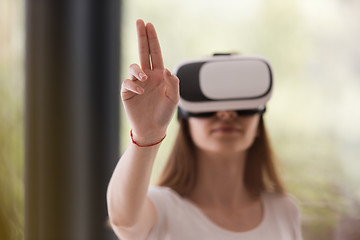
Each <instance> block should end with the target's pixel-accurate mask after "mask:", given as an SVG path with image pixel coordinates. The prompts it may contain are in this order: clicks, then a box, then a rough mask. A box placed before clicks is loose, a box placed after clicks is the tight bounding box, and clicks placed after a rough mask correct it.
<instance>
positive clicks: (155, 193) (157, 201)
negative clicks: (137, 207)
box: [147, 186, 168, 240]
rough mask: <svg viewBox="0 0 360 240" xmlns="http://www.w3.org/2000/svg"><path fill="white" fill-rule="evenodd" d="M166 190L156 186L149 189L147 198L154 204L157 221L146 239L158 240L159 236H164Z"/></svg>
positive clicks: (165, 225)
mask: <svg viewBox="0 0 360 240" xmlns="http://www.w3.org/2000/svg"><path fill="white" fill-rule="evenodd" d="M166 191H167V190H166V189H165V188H163V187H158V186H151V187H149V190H148V193H147V196H148V197H149V199H150V200H151V202H152V203H153V204H154V206H155V209H156V214H157V221H156V223H155V225H154V227H153V229H152V231H151V233H150V235H149V237H148V239H149V240H150V239H159V237H160V236H162V235H163V234H165V232H166V228H167V215H168V214H167V207H168V202H167V200H166V198H167V194H166Z"/></svg>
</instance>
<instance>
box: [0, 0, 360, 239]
mask: <svg viewBox="0 0 360 240" xmlns="http://www.w3.org/2000/svg"><path fill="white" fill-rule="evenodd" d="M122 4H123V13H122V35H121V40H122V56H121V59H122V63H121V64H122V65H121V66H120V67H121V69H122V70H123V71H122V74H121V76H120V81H121V80H122V79H125V78H126V77H127V67H128V65H130V64H131V63H133V62H138V55H137V39H136V29H135V21H136V19H138V18H142V19H144V20H145V21H149V22H152V23H153V24H154V25H155V27H156V28H157V31H158V36H159V38H160V44H161V47H162V52H163V56H164V62H165V65H166V67H168V68H169V69H173V68H174V66H175V65H176V63H177V62H179V61H181V60H183V59H187V58H198V57H205V56H209V55H211V54H213V53H219V52H237V53H242V54H244V55H246V54H255V55H263V56H266V57H267V58H268V59H269V60H270V61H271V62H272V67H273V70H274V81H275V83H274V92H273V97H272V99H271V101H270V102H269V104H268V111H267V113H266V115H265V119H266V123H267V126H268V129H269V131H270V136H271V139H272V141H273V146H274V148H275V150H276V153H277V155H278V157H279V161H280V169H281V173H282V175H283V178H284V181H285V183H286V186H287V188H288V190H289V193H290V194H291V195H293V196H294V197H295V198H296V199H297V201H298V204H299V206H300V208H301V214H302V221H303V235H304V239H310V240H315V239H316V240H322V239H324V240H325V239H327V240H328V239H334V240H340V239H342V240H347V239H349V240H355V239H360V174H359V170H360V124H359V123H360V107H359V106H358V105H359V103H360V47H359V42H360V16H359V14H358V13H359V10H360V1H357V0H326V1H325V0H293V1H287V0H274V1H265V0H243V1H238V0H222V1H216V0H197V1H193V0H182V1H166V0H151V1H140V0H123V1H122ZM24 7H25V2H24V1H23V0H1V1H0V205H1V206H2V208H1V209H0V239H23V238H24V231H23V229H24V220H23V219H24V207H23V206H24V183H23V181H24V160H23V158H24V157H23V156H24V142H23V134H24V127H23V126H24V86H25V78H24V53H25V51H24V43H25V30H24ZM122 116H124V114H122ZM129 130H130V126H129V124H128V123H127V122H126V121H125V119H124V120H123V121H122V127H121V143H122V144H121V146H119V148H120V149H121V150H124V149H125V147H126V146H127V144H128V142H129ZM176 130H177V122H176V119H175V118H174V119H173V121H172V122H171V125H170V128H169V130H168V137H167V138H166V140H165V141H164V144H162V146H161V151H160V154H159V155H158V159H157V161H156V165H155V167H154V171H153V175H152V184H156V178H157V176H158V174H159V173H160V171H161V168H162V167H163V165H164V163H165V161H166V158H167V154H168V153H169V150H170V148H171V146H172V144H173V142H174V136H175V133H176ZM104 197H105V196H104Z"/></svg>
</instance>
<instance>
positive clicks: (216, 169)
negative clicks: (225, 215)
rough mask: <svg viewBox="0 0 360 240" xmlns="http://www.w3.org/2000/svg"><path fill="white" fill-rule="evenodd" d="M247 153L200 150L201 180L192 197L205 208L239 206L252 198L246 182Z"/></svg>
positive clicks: (198, 176) (199, 168)
mask: <svg viewBox="0 0 360 240" xmlns="http://www.w3.org/2000/svg"><path fill="white" fill-rule="evenodd" d="M245 160H246V152H241V153H237V154H224V153H222V154H216V153H211V152H202V151H199V152H198V153H197V161H198V174H197V183H196V186H195V188H194V190H193V192H192V194H191V195H190V196H189V199H190V200H192V201H193V202H194V203H196V204H197V205H201V206H202V207H205V208H206V207H219V208H234V207H235V208H236V207H238V206H239V205H243V204H246V203H248V202H249V201H251V196H250V194H249V192H248V191H247V189H246V187H245V185H244V180H243V179H244V168H245Z"/></svg>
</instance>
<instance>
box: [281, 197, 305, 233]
mask: <svg viewBox="0 0 360 240" xmlns="http://www.w3.org/2000/svg"><path fill="white" fill-rule="evenodd" d="M284 201H285V204H284V205H285V208H286V212H287V215H288V219H289V221H290V222H291V225H292V229H293V231H294V236H295V239H296V240H302V234H301V214H300V210H299V207H298V205H297V204H296V201H295V200H294V198H293V197H292V196H287V197H286V198H285V199H284Z"/></svg>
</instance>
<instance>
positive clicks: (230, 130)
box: [212, 125, 241, 133]
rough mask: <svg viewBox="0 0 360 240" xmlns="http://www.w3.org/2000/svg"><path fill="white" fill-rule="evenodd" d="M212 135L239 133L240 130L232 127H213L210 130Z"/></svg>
mask: <svg viewBox="0 0 360 240" xmlns="http://www.w3.org/2000/svg"><path fill="white" fill-rule="evenodd" d="M212 132H213V133H233V132H241V129H240V128H237V127H235V126H232V125H223V126H219V127H215V128H214V129H213V130H212Z"/></svg>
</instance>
